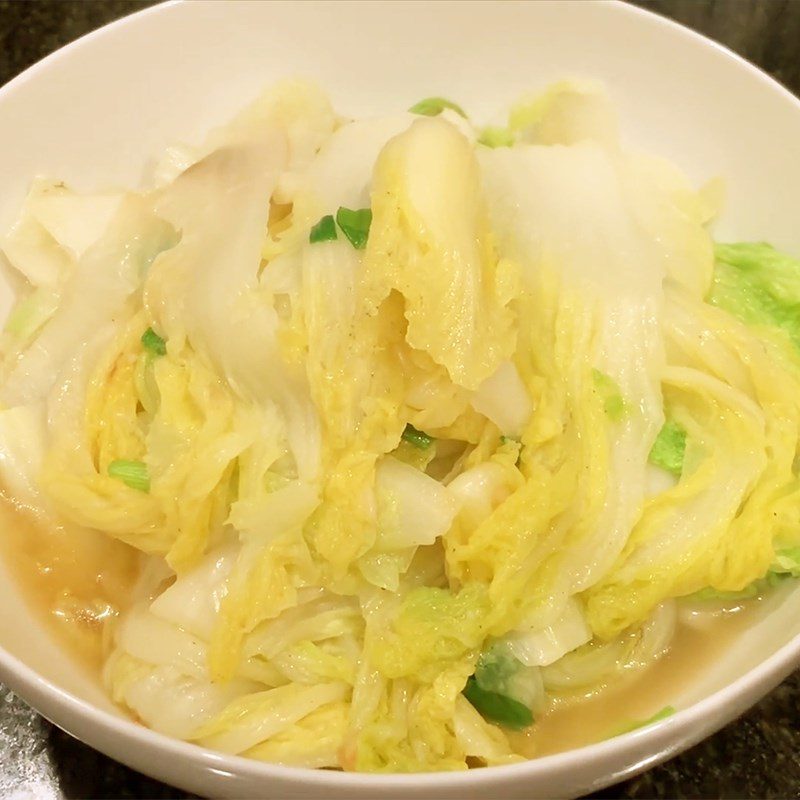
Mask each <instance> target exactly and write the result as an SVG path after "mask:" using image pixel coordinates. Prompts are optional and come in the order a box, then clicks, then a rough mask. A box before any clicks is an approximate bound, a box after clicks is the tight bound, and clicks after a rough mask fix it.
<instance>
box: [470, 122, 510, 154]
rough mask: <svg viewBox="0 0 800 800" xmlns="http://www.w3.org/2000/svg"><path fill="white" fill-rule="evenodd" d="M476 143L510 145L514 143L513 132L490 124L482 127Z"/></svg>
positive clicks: (488, 145) (486, 145)
mask: <svg viewBox="0 0 800 800" xmlns="http://www.w3.org/2000/svg"><path fill="white" fill-rule="evenodd" d="M478 144H482V145H484V146H485V147H492V148H494V147H511V146H513V144H514V134H513V133H511V131H510V130H509V129H508V128H498V127H495V126H494V125H490V126H489V127H487V128H484V129H483V130H482V131H481V133H480V136H478Z"/></svg>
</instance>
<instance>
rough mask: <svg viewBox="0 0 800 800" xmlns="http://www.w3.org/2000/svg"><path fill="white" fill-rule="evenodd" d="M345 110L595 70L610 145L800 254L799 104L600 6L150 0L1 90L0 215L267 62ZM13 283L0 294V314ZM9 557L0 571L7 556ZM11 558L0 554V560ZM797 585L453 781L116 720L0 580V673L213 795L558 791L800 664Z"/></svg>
mask: <svg viewBox="0 0 800 800" xmlns="http://www.w3.org/2000/svg"><path fill="white" fill-rule="evenodd" d="M298 74H300V75H306V76H309V77H312V78H315V79H317V80H318V81H319V82H320V83H321V84H322V85H323V86H325V87H326V88H327V89H328V90H329V91H330V93H331V95H332V97H333V100H334V103H335V105H336V106H337V108H338V109H340V110H341V111H342V112H345V113H352V114H361V113H369V112H375V111H385V110H386V111H388V110H390V109H396V108H397V107H401V108H402V107H407V106H408V105H410V104H411V103H412V102H414V101H415V100H417V99H419V98H420V97H424V96H428V95H433V94H443V95H447V96H450V97H453V98H456V99H457V100H458V101H459V102H460V103H462V104H463V105H465V106H466V107H467V108H468V109H469V110H470V111H471V112H472V114H473V115H474V116H475V117H477V118H479V119H480V118H489V117H491V116H493V115H495V114H496V113H498V112H499V111H500V110H501V109H503V108H504V107H507V105H508V104H509V103H510V102H511V101H512V100H513V99H514V98H515V97H516V96H517V95H519V94H520V93H523V92H525V91H529V90H531V89H536V88H538V87H541V86H543V85H544V84H546V83H548V82H549V81H551V80H553V79H557V78H561V77H564V76H570V75H582V76H591V77H595V78H599V79H601V80H603V81H605V82H606V84H607V85H608V87H609V89H610V91H611V94H612V96H613V98H614V99H615V101H616V102H617V104H618V107H619V109H620V112H621V117H622V122H623V129H624V131H625V132H626V134H627V136H628V138H629V139H630V140H632V141H635V142H640V143H641V144H642V145H644V146H646V147H647V149H650V150H652V151H654V152H658V153H661V154H663V155H665V156H667V157H669V158H671V159H673V160H675V161H676V162H677V163H678V164H680V165H681V166H682V167H683V168H684V169H685V170H686V171H687V172H688V173H689V174H690V175H691V176H692V177H693V178H695V179H697V180H702V179H705V178H707V177H710V176H712V175H716V174H721V175H724V176H726V178H727V179H728V188H729V195H728V204H727V207H726V210H725V212H724V215H723V217H722V219H721V220H720V222H719V223H718V233H719V235H720V236H721V237H723V238H724V237H736V238H743V239H745V238H757V239H767V240H770V241H771V242H773V243H774V244H775V245H777V246H779V247H783V248H787V249H789V250H791V251H793V252H800V227H798V225H797V214H798V210H800V159H798V158H797V143H798V142H800V102H798V100H797V99H795V98H794V97H793V96H792V95H790V94H789V93H788V92H787V91H785V90H784V89H782V88H781V87H780V86H779V85H778V84H776V83H775V82H774V81H772V80H771V79H770V78H768V77H766V76H765V75H764V74H763V73H761V72H759V71H758V70H757V69H755V68H754V67H752V66H750V65H749V64H747V63H746V62H744V61H742V60H741V59H739V58H738V57H736V56H734V55H733V54H732V53H730V52H728V51H727V50H725V49H723V48H721V47H719V46H717V45H715V44H713V43H712V42H710V41H708V40H706V39H704V38H702V37H700V36H697V35H695V34H693V33H691V32H689V31H687V30H685V29H683V28H681V27H679V26H677V25H675V24H673V23H671V22H668V21H666V20H664V19H661V18H659V17H657V16H654V15H652V14H649V13H646V12H643V11H640V10H638V9H635V8H633V7H631V6H626V5H622V4H617V3H583V2H579V3H569V2H558V3H547V2H536V3H520V2H508V3H505V2H485V3H483V2H463V3H456V2H438V3H419V4H415V3H410V2H408V3H381V2H374V3H373V2H344V3H333V2H302V3H297V2H276V3H264V4H260V3H255V2H240V3H236V2H234V3H224V4H223V3H197V4H167V5H162V6H158V7H155V8H152V9H149V10H146V11H143V12H140V13H138V14H136V15H134V16H132V17H128V18H127V19H124V20H122V21H120V22H117V23H114V24H113V25H109V26H108V27H106V28H103V29H102V30H100V31H98V32H96V33H93V34H91V35H89V36H86V37H84V38H83V39H81V40H79V41H78V42H76V43H74V44H72V45H70V46H69V47H65V48H64V49H62V50H60V51H58V52H57V53H55V54H54V55H52V56H50V57H48V58H46V59H45V60H44V61H42V62H41V63H39V64H37V65H36V66H34V67H32V68H31V69H29V70H28V71H27V72H25V73H24V74H23V75H21V76H19V77H18V78H17V79H15V80H14V81H12V82H11V83H10V84H8V85H7V86H6V87H5V88H3V89H2V90H1V91H0V177H1V178H2V180H1V181H0V186H2V193H1V194H0V227H2V228H3V229H5V228H6V226H7V225H8V224H9V222H10V221H11V219H12V217H13V215H14V213H15V211H16V210H17V209H18V207H19V204H20V202H21V200H22V197H23V195H24V192H25V189H26V186H27V184H28V182H29V180H30V178H31V177H32V176H33V175H34V174H37V173H46V174H48V175H51V176H58V177H61V178H64V179H66V180H67V181H68V182H70V183H72V184H74V185H75V186H77V187H82V188H91V187H97V186H99V185H109V184H122V183H127V184H131V183H136V182H137V181H138V179H139V176H140V174H141V171H142V168H143V166H144V165H145V164H146V162H147V160H148V159H149V158H151V157H152V156H154V155H155V154H158V153H159V152H160V151H161V150H162V149H163V148H164V147H165V146H166V145H168V144H169V143H172V142H174V141H175V140H193V139H197V138H198V137H199V136H200V135H201V134H202V132H203V131H204V130H206V129H207V128H208V127H210V126H211V125H213V124H215V123H217V122H220V121H223V120H224V119H225V118H226V117H227V116H228V115H229V114H231V113H232V112H233V111H235V110H236V109H238V108H239V107H240V106H242V105H243V104H244V103H245V102H246V101H248V100H249V99H251V98H252V97H253V96H255V95H256V94H257V93H258V91H259V89H261V88H262V87H263V86H264V85H265V84H267V83H269V82H271V81H273V80H275V79H277V78H280V77H284V76H290V75H298ZM9 300H10V296H9V292H8V291H7V290H6V289H4V287H0V311H2V308H4V307H7V305H8V303H9ZM9 566H11V567H12V568H13V565H9ZM7 571H9V569H8V567H0V573H4V572H7ZM798 602H800V596H798V595H794V596H793V595H792V594H789V593H786V592H784V593H782V594H778V595H775V596H774V597H773V598H772V599H771V601H770V603H769V606H768V607H767V608H765V612H769V613H765V614H764V616H763V619H761V621H760V622H758V623H757V624H755V625H754V626H753V627H752V628H751V629H750V630H749V631H748V633H747V634H746V635H745V636H743V637H742V638H741V639H739V640H738V641H737V642H736V643H735V645H734V646H733V647H732V648H731V649H730V650H729V651H728V652H727V654H726V657H725V658H723V659H719V660H718V661H717V662H716V663H715V666H714V667H713V668H712V669H710V670H706V671H704V672H702V673H698V674H696V675H694V676H693V677H692V678H691V679H690V680H689V682H688V683H685V684H684V685H683V686H681V687H676V690H675V691H676V694H675V697H674V699H673V704H674V705H676V706H678V707H679V708H681V709H683V710H682V711H680V712H679V713H677V714H676V715H675V716H673V717H671V718H669V719H667V720H665V721H663V722H661V723H659V724H658V725H655V726H652V727H651V728H648V729H644V730H639V731H636V732H633V733H630V734H627V735H625V736H621V737H618V738H615V739H612V740H609V741H605V742H602V743H600V744H595V745H591V746H588V747H584V748H582V749H579V750H574V751H571V752H566V753H562V754H559V755H553V756H546V757H543V758H540V759H537V760H534V761H530V762H527V763H523V764H518V765H515V766H508V767H494V768H491V769H484V770H475V771H472V772H469V773H462V774H445V773H441V774H434V775H402V776H400V775H389V776H387V775H383V776H378V775H353V774H341V773H335V772H313V771H307V770H298V769H290V768H285V767H278V766H271V765H268V764H262V763H257V762H254V761H247V760H244V759H241V758H234V757H228V756H223V755H219V754H216V753H213V752H209V751H207V750H203V749H201V748H199V747H195V746H193V745H189V744H185V743H182V742H177V741H173V740H170V739H168V738H165V737H164V736H160V735H158V734H156V733H153V732H151V731H149V730H146V729H144V728H142V727H140V726H138V725H135V724H134V723H132V722H130V721H128V720H127V719H125V718H123V717H122V716H121V715H120V713H119V712H118V711H116V710H115V709H114V708H113V707H112V705H111V704H110V703H109V701H108V700H107V698H105V696H104V694H103V692H102V690H101V689H100V687H99V686H97V685H96V684H95V683H93V682H91V681H90V680H89V679H88V678H87V677H86V676H85V675H84V674H83V673H82V672H81V671H80V670H78V669H76V668H75V667H74V666H73V665H71V664H70V663H69V661H68V659H67V658H66V657H65V656H64V655H63V653H62V652H60V650H59V648H58V647H57V646H56V645H55V644H54V643H53V642H52V641H51V640H50V638H49V637H48V636H47V635H46V634H45V632H44V630H43V628H42V626H41V624H40V621H39V620H38V619H37V618H36V617H35V615H34V614H32V613H31V611H30V610H28V609H27V608H26V607H25V605H24V603H23V601H22V599H21V598H20V596H19V594H18V593H17V591H16V590H15V589H14V583H13V581H12V580H8V579H7V575H5V574H0V608H2V609H3V611H2V615H0V644H1V645H2V648H3V649H2V650H0V678H1V679H2V680H3V681H5V682H6V683H7V684H8V685H9V686H10V687H11V688H12V689H13V690H14V691H15V692H17V693H18V694H19V695H21V696H22V697H23V698H24V699H26V700H27V701H28V702H29V703H30V704H31V705H33V706H34V707H35V708H37V709H38V710H39V711H41V712H42V713H43V714H44V715H45V716H46V717H48V718H49V719H51V720H52V721H53V722H55V723H56V724H57V725H59V726H61V727H62V728H64V729H65V730H67V731H69V732H70V733H72V734H74V735H75V736H77V737H78V738H80V739H82V740H83V741H85V742H87V743H88V744H90V745H92V746H93V747H95V748H97V749H98V750H101V751H103V752H104V753H106V754H108V755H109V756H111V757H113V758H116V759H118V760H119V761H122V762H124V763H125V764H128V765H129V766H131V767H134V768H135V769H138V770H141V771H142V772H145V773H148V774H149V775H152V776H154V777H156V778H160V779H161V780H164V781H167V782H169V783H172V784H174V785H176V786H181V787H184V788H185V789H188V790H191V791H194V792H197V793H200V794H203V795H213V796H237V797H257V796H258V797H264V796H280V797H315V798H322V797H324V798H326V800H335V799H336V798H343V799H344V798H347V800H352V799H353V798H362V797H364V798H365V797H377V796H380V797H382V798H385V800H389V798H395V797H396V798H401V797H402V798H409V797H425V798H446V797H448V798H449V797H452V798H456V797H457V798H467V797H501V796H502V797H506V798H513V797H525V798H533V797H540V796H542V797H544V796H549V797H558V796H569V795H576V794H579V793H582V792H586V791H589V790H592V789H597V788H599V787H601V786H604V785H607V784H610V783H612V782H614V781H617V780H620V779H621V778H623V777H625V776H627V775H630V774H632V773H633V772H636V771H640V770H643V769H645V768H647V767H649V766H652V765H653V764H655V763H656V762H658V761H661V760H663V759H665V758H667V757H669V756H671V755H673V754H675V753H676V752H678V751H680V750H682V749H684V748H686V747H689V746H690V745H692V744H694V743H695V742H697V741H698V740H700V739H701V738H703V737H704V736H706V735H708V734H709V733H711V732H712V731H714V730H715V729H717V728H719V727H721V726H722V725H723V724H725V723H726V722H728V721H729V720H731V719H732V718H733V717H735V716H736V715H737V714H739V713H741V712H742V711H744V710H745V709H746V708H747V707H748V706H750V705H751V704H752V703H754V702H755V701H756V700H757V699H758V698H759V697H761V696H762V695H763V694H765V693H766V692H767V691H768V690H769V689H771V688H772V687H773V686H774V685H775V684H777V683H778V682H779V681H780V680H781V679H782V678H783V677H784V676H785V675H786V674H788V673H789V671H790V670H791V669H792V668H793V667H794V666H795V665H796V664H797V663H798V660H800V637H798V634H800V614H798V613H797V609H798Z"/></svg>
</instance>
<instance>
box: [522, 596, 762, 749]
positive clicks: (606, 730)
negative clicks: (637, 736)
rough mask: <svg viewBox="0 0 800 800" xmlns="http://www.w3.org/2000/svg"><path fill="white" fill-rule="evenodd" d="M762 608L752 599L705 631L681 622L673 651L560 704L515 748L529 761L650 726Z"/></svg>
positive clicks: (709, 622) (710, 621)
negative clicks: (635, 726) (625, 729)
mask: <svg viewBox="0 0 800 800" xmlns="http://www.w3.org/2000/svg"><path fill="white" fill-rule="evenodd" d="M758 605H759V602H758V600H755V599H754V600H750V601H748V602H747V603H746V604H745V605H744V606H742V607H740V608H738V609H736V610H735V611H728V612H726V613H720V614H719V615H717V616H714V617H713V618H711V617H709V618H707V620H706V621H704V624H703V627H702V628H700V627H695V626H693V625H688V624H683V623H680V622H679V623H678V626H677V628H676V632H675V636H674V637H673V639H672V644H671V646H670V649H669V651H668V652H667V653H666V654H665V655H664V656H662V657H661V658H660V659H659V660H658V661H656V662H655V663H654V664H651V665H650V666H649V667H645V668H643V669H639V670H636V671H632V673H631V674H630V675H628V676H625V677H622V678H619V677H618V678H616V679H615V680H614V682H613V685H611V686H608V687H605V688H603V689H601V690H600V691H598V692H597V693H596V694H594V695H593V696H589V697H585V696H584V697H579V696H575V697H570V698H568V699H566V698H565V699H559V700H556V701H555V702H554V703H553V705H552V706H551V707H550V708H548V709H547V710H546V711H545V712H544V713H542V714H540V715H539V716H538V717H537V719H536V722H535V724H534V725H533V726H532V727H531V728H529V729H527V730H525V731H521V732H518V733H514V732H512V733H511V734H510V735H509V741H510V742H511V745H512V747H513V748H514V750H516V751H517V752H518V753H520V754H522V755H524V756H527V757H528V758H534V757H536V756H543V755H548V754H551V753H557V752H561V751H563V750H570V749H572V748H575V747H581V746H583V745H587V744H591V743H593V742H599V741H602V740H603V739H608V738H609V737H611V736H615V735H617V734H619V733H621V732H622V730H621V729H622V728H623V727H624V726H625V725H626V724H630V723H634V722H644V721H645V720H647V719H649V718H650V717H652V716H653V715H654V714H656V712H658V711H660V710H661V709H663V708H664V707H665V706H670V705H674V703H675V698H676V697H677V696H678V695H679V694H680V692H681V689H682V688H683V687H684V686H686V685H687V684H689V683H690V682H691V681H692V679H693V678H694V677H695V676H696V675H697V673H698V672H702V671H703V670H704V669H706V668H708V667H710V666H711V665H712V664H713V663H714V661H715V660H717V659H719V658H724V655H725V651H726V650H727V649H728V647H729V646H730V645H731V644H732V643H733V640H735V638H736V637H737V635H738V634H739V633H741V632H742V631H743V630H744V628H746V627H747V626H748V625H749V624H750V622H751V621H752V620H753V618H754V615H755V614H756V613H757V609H758Z"/></svg>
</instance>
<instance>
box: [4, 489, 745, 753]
mask: <svg viewBox="0 0 800 800" xmlns="http://www.w3.org/2000/svg"><path fill="white" fill-rule="evenodd" d="M0 525H1V526H2V531H3V534H2V537H0V539H1V540H2V550H1V551H0V552H2V555H3V556H4V557H5V560H6V563H7V564H8V565H9V566H10V568H11V572H12V574H13V575H14V576H15V578H16V579H17V581H18V583H19V585H20V587H21V590H22V591H23V593H24V596H25V598H26V600H27V601H28V603H29V605H30V606H31V607H32V608H33V609H34V610H35V612H37V613H38V614H39V615H40V616H41V617H42V618H44V619H46V621H47V625H48V626H49V628H50V629H51V631H52V632H53V634H54V635H55V636H56V637H57V639H58V641H59V642H60V643H61V644H62V645H63V646H64V648H65V650H66V651H67V652H68V653H69V654H70V655H71V656H72V657H73V658H75V659H76V660H77V661H78V662H79V663H81V664H83V665H84V666H85V667H87V668H88V669H90V670H91V671H92V672H94V673H95V674H96V675H98V677H99V673H100V670H101V667H102V664H103V661H104V659H105V656H106V655H107V644H106V639H107V633H105V634H104V631H107V630H108V626H107V625H106V624H105V623H106V622H107V621H109V620H111V619H113V618H114V617H115V616H116V615H117V614H119V613H120V612H123V611H124V610H125V609H126V608H127V606H128V604H129V603H130V598H131V596H132V594H133V588H134V585H135V582H136V579H137V576H138V574H139V571H140V557H139V555H138V553H137V551H135V550H134V549H133V548H131V547H129V546H128V545H125V544H122V543H121V542H118V541H116V540H113V539H111V538H109V537H107V536H105V535H103V534H100V533H96V532H92V531H88V532H87V531H84V530H82V529H79V528H59V527H46V526H44V525H42V524H40V523H39V522H38V521H36V520H33V519H32V518H31V517H30V516H29V515H27V514H24V513H21V512H20V511H18V510H17V509H16V508H15V507H14V506H13V505H12V504H11V503H10V502H8V500H7V499H5V498H3V499H0ZM757 605H758V603H757V602H752V601H751V604H750V605H749V606H748V607H747V608H743V609H741V610H739V611H737V612H736V613H732V614H725V615H721V616H720V617H718V618H715V619H713V620H712V621H711V622H710V624H709V625H708V626H707V627H704V628H703V629H696V628H694V627H690V626H687V625H679V626H678V629H677V633H676V636H675V638H674V640H673V643H672V647H671V648H670V650H669V652H668V653H667V655H665V656H664V657H663V658H661V659H660V660H659V661H657V662H656V663H655V664H654V665H652V666H650V667H649V668H646V669H642V670H639V671H638V672H635V673H633V674H632V675H631V676H630V677H628V678H626V679H624V680H622V681H620V682H618V683H617V685H615V686H613V687H611V688H606V689H604V690H602V691H600V692H598V693H597V694H596V695H594V696H591V697H588V698H572V699H570V700H568V701H565V700H559V701H557V702H556V703H554V704H553V705H552V706H551V707H550V708H549V709H548V710H547V711H546V712H545V713H543V714H541V715H539V716H538V718H537V720H536V723H535V724H534V725H533V726H532V727H531V728H530V729H528V730H527V731H524V732H518V733H515V732H510V734H509V739H510V741H511V744H512V747H513V748H514V749H515V750H516V751H517V752H519V753H521V754H523V755H526V756H528V757H531V758H533V757H536V756H541V755H546V754H548V753H554V752H559V751H562V750H568V749H571V748H573V747H579V746H581V745H585V744H589V743H591V742H595V741H599V740H602V739H605V738H608V737H609V736H611V735H614V734H615V733H617V732H618V731H619V729H620V728H621V727H622V726H623V725H624V724H625V723H629V722H633V721H637V720H645V719H648V718H649V717H651V716H652V715H653V714H654V713H655V712H656V711H658V710H659V709H661V708H663V707H664V706H667V705H670V704H672V703H673V702H674V698H675V697H676V696H677V694H678V692H679V691H680V687H681V686H682V685H685V683H687V682H688V681H689V680H691V678H692V676H693V675H694V674H696V673H697V671H698V670H702V669H704V668H705V667H706V666H708V665H710V664H711V663H713V660H714V659H716V658H718V657H720V656H722V655H723V654H724V651H725V650H726V648H727V647H728V645H729V644H730V643H731V640H732V638H734V637H735V636H736V634H737V633H738V632H739V631H740V630H741V629H742V628H743V627H745V626H746V625H747V624H748V620H749V618H751V616H752V614H753V612H754V611H755V610H756V608H757Z"/></svg>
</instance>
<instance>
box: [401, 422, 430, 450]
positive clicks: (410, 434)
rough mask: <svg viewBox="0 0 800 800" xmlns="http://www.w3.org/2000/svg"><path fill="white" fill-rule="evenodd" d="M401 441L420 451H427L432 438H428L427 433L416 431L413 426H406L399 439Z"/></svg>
mask: <svg viewBox="0 0 800 800" xmlns="http://www.w3.org/2000/svg"><path fill="white" fill-rule="evenodd" d="M401 438H402V439H403V441H406V442H408V443H409V444H413V445H414V447H417V448H419V449H420V450H427V449H428V448H429V447H430V446H431V445H432V444H433V437H431V436H428V434H427V433H423V432H422V431H418V430H417V429H416V428H415V427H414V426H413V425H410V424H409V425H406V429H405V430H404V431H403V436H402V437H401Z"/></svg>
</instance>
